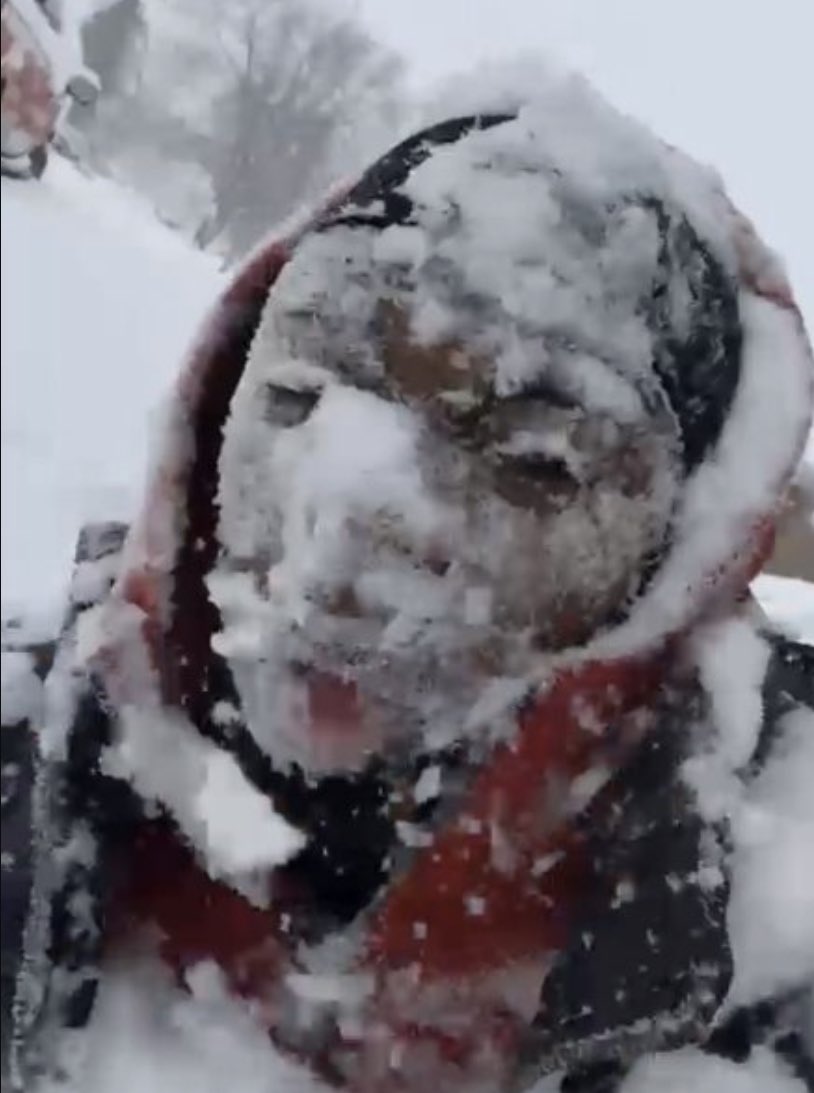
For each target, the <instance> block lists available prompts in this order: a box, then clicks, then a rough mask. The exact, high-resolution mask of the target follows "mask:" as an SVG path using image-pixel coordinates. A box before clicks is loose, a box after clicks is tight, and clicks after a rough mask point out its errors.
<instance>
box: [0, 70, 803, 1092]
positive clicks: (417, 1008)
mask: <svg viewBox="0 0 814 1093" xmlns="http://www.w3.org/2000/svg"><path fill="white" fill-rule="evenodd" d="M811 401H812V361H811V355H810V350H809V348H808V344H807V342H806V338H805V334H804V331H803V327H802V322H801V319H800V316H799V313H798V312H797V310H796V308H795V305H794V303H793V300H792V297H791V294H790V290H789V289H788V286H787V285H786V282H785V280H784V278H783V275H782V273H781V272H780V270H779V269H778V266H777V263H776V261H775V260H774V258H773V257H772V256H771V254H770V253H769V252H768V251H767V250H766V249H765V248H764V247H763V245H762V244H761V243H760V242H759V241H758V240H757V238H756V237H755V235H754V233H753V231H752V230H751V228H750V226H749V225H748V223H747V222H746V221H745V220H744V219H743V218H742V217H741V216H740V215H739V214H738V213H737V212H736V211H735V210H734V209H733V208H732V207H731V205H730V204H729V202H728V200H727V198H726V196H725V194H724V193H723V191H722V190H721V189H720V186H719V184H718V182H717V180H716V179H715V178H714V177H712V176H711V175H710V174H709V172H707V171H706V170H702V169H701V168H699V167H698V166H696V165H695V164H693V163H692V162H690V161H689V160H688V159H686V158H685V157H684V156H682V155H681V154H679V153H678V152H676V151H675V150H673V149H669V148H667V147H665V146H663V145H662V144H661V143H660V142H658V141H657V140H655V139H654V138H653V137H652V136H651V135H650V134H649V133H647V132H646V131H644V130H642V129H641V128H640V127H639V126H638V125H636V124H634V123H633V122H631V121H630V120H629V119H626V118H623V117H621V116H619V115H617V114H616V113H614V112H613V111H612V110H611V109H610V108H609V107H607V105H606V104H604V103H603V102H602V101H601V100H600V99H599V98H598V97H597V96H596V95H595V94H594V93H593V92H591V91H590V89H588V88H587V87H586V86H584V85H583V84H582V83H580V82H578V81H565V82H563V83H555V84H552V86H551V87H550V88H546V87H542V88H541V89H540V91H539V94H538V95H537V96H536V98H535V97H532V99H530V100H529V101H528V102H519V103H517V102H515V103H514V104H512V105H511V106H507V107H505V108H504V107H503V105H502V104H501V108H500V109H493V110H492V111H491V112H479V113H472V114H469V115H464V116H458V117H453V118H451V119H449V120H446V121H444V122H442V123H439V124H437V125H434V126H432V127H430V128H428V129H426V130H424V131H423V132H421V133H419V134H418V135H416V136H414V137H412V138H411V139H409V140H406V141H405V142H403V143H401V144H399V145H398V146H397V147H396V148H394V149H393V150H392V151H391V152H389V153H388V154H387V155H385V156H384V157H383V158H382V159H380V160H379V161H378V162H377V163H375V164H374V165H373V166H372V167H371V168H370V169H369V170H368V171H367V172H366V173H365V174H364V175H363V176H362V177H361V179H360V180H359V181H358V182H357V183H356V184H355V185H353V186H352V187H350V188H349V189H347V190H345V191H343V192H341V193H338V194H336V195H334V197H333V198H332V199H331V201H330V202H329V203H328V204H327V206H326V207H325V208H323V209H322V210H321V211H320V212H319V213H318V214H317V215H316V216H315V217H313V218H312V219H311V220H309V221H308V223H307V224H305V225H304V226H302V227H300V228H299V229H298V230H297V231H295V232H293V233H292V234H291V235H290V236H288V237H287V238H284V239H283V240H281V241H280V240H278V241H275V242H272V243H269V244H264V245H263V246H261V248H260V249H259V250H258V251H257V252H256V253H255V254H254V255H253V256H251V257H250V258H249V259H248V260H247V262H246V263H245V264H244V266H243V267H242V269H240V270H239V271H238V273H237V275H236V276H235V278H234V280H233V282H232V284H231V285H230V287H229V288H228V289H227V290H226V292H225V293H224V295H223V297H222V299H221V300H220V301H219V303H218V304H217V305H216V307H215V309H214V311H213V313H212V315H211V316H210V318H209V320H208V322H207V324H206V326H205V328H204V331H203V332H202V334H201V336H200V337H199V339H198V341H197V343H196V345H195V347H194V349H193V352H192V353H191V356H190V360H189V362H188V364H187V367H186V370H185V371H184V373H183V376H182V378H181V381H180V385H179V388H178V392H177V399H176V403H175V410H174V413H173V415H172V419H171V421H170V423H169V425H168V429H167V438H166V442H165V446H164V450H163V453H162V455H161V457H160V458H159V460H158V462H157V470H156V473H155V476H154V481H153V485H152V487H151V491H150V493H149V496H148V499H147V502H146V505H145V508H144V514H143V517H142V519H141V520H140V521H139V522H137V524H136V525H135V526H134V527H133V528H132V529H131V530H130V531H129V533H128V534H127V536H126V539H125V541H124V545H123V548H122V549H120V548H121V539H122V532H121V530H120V529H116V528H113V527H111V528H102V529H100V528H96V529H91V530H90V531H88V532H86V534H85V536H84V538H83V546H82V548H81V551H80V556H79V558H80V560H79V565H78V569H77V582H76V588H75V592H74V596H73V607H72V613H71V619H70V621H69V623H68V624H67V625H66V628H65V631H64V633H63V635H62V638H61V640H60V644H59V648H58V651H57V656H56V660H55V665H54V667H53V669H52V671H51V675H50V680H49V693H50V702H49V714H48V716H47V717H46V718H45V719H44V722H43V727H42V728H41V731H40V732H39V733H38V734H37V735H36V737H35V735H34V734H32V731H31V728H30V726H27V725H26V724H24V723H22V722H21V723H18V725H17V726H16V727H14V728H10V729H4V730H3V744H4V759H3V761H4V764H5V763H6V762H7V757H8V754H9V753H8V750H7V749H9V748H11V747H15V748H16V749H17V754H16V755H15V756H13V758H14V759H15V762H16V767H15V771H14V774H15V778H14V779H13V782H14V784H13V785H10V787H9V788H8V793H7V802H6V804H7V805H8V807H9V809H10V812H9V816H10V820H9V824H8V828H6V818H5V816H4V836H3V838H4V855H5V854H6V853H8V854H9V855H11V857H10V858H9V861H11V862H12V865H11V868H10V869H9V873H10V876H11V878H12V879H13V882H14V883H13V884H12V885H9V891H10V893H11V894H10V895H9V897H8V899H7V898H6V896H5V894H4V903H3V976H4V978H3V1021H4V1031H3V1047H4V1070H6V1071H7V1072H8V1073H9V1074H10V1075H11V1078H12V1081H14V1082H16V1083H17V1084H18V1085H20V1086H25V1083H26V1081H27V1080H29V1079H30V1076H31V1075H32V1074H37V1073H42V1072H43V1071H46V1072H47V1071H49V1070H52V1071H53V1070H54V1069H58V1068H59V1067H60V1066H62V1065H64V1058H63V1054H64V1053H63V1051H62V1049H63V1048H64V1044H65V1042H67V1040H69V1039H70V1038H71V1036H73V1037H76V1036H78V1037H80V1038H81V1035H82V1033H81V1031H79V1030H81V1029H82V1028H83V1027H84V1026H85V1025H86V1024H87V1022H88V1020H89V1019H90V1018H91V1017H92V1014H93V1006H94V999H95V997H96V989H97V983H98V979H99V976H100V969H102V968H103V967H104V962H105V961H106V960H108V959H110V958H111V955H119V956H121V954H122V953H125V954H130V955H131V959H136V957H135V956H133V955H132V954H133V953H137V954H138V958H139V959H148V955H145V954H146V953H147V951H149V953H152V954H153V958H157V959H161V960H162V961H164V962H165V963H167V964H168V965H169V966H170V967H171V968H172V969H173V970H174V972H175V974H176V975H177V977H178V980H179V983H182V984H183V983H186V982H189V980H190V976H191V974H192V972H193V969H194V968H195V967H196V966H197V965H199V964H201V962H208V963H209V964H214V965H215V966H216V967H217V968H218V969H219V974H220V975H221V976H222V979H223V982H224V984H225V985H226V988H227V989H228V990H229V991H230V992H231V993H232V994H233V995H234V996H235V999H236V1000H237V1001H236V1002H235V1004H236V1005H238V1004H240V1005H248V1006H249V1007H250V1009H251V1012H252V1014H253V1017H254V1019H256V1021H257V1022H259V1023H260V1024H261V1025H262V1027H264V1028H265V1029H267V1031H268V1034H269V1037H270V1041H271V1042H273V1044H274V1045H275V1049H276V1050H279V1051H282V1052H284V1053H285V1054H287V1055H289V1056H290V1057H291V1058H293V1059H297V1060H300V1061H301V1062H302V1065H303V1067H305V1068H307V1069H308V1070H310V1071H311V1072H312V1074H313V1076H314V1082H315V1084H318V1087H319V1088H330V1087H338V1088H345V1089H349V1090H354V1091H357V1093H373V1091H396V1090H401V1091H412V1090H418V1089H423V1088H425V1087H426V1085H427V1083H430V1082H432V1083H434V1084H435V1087H436V1088H438V1089H443V1090H449V1091H454V1090H458V1089H460V1090H466V1091H467V1093H471V1091H473V1090H483V1091H495V1093H496V1091H504V1090H520V1089H525V1088H531V1087H532V1086H533V1085H534V1083H535V1082H537V1081H538V1080H542V1081H543V1082H544V1083H548V1084H545V1085H544V1086H540V1088H546V1089H547V1090H548V1089H551V1090H554V1089H561V1090H563V1091H569V1093H576V1091H577V1090H579V1091H583V1093H588V1091H592V1093H600V1091H602V1093H609V1091H612V1090H616V1089H621V1088H622V1086H623V1084H624V1082H625V1080H626V1078H625V1075H626V1073H627V1071H628V1070H629V1068H630V1067H631V1066H633V1065H635V1064H636V1061H637V1060H638V1059H640V1057H642V1056H643V1055H645V1054H647V1053H650V1052H659V1051H667V1050H670V1049H674V1048H678V1047H680V1046H682V1045H687V1044H691V1045H696V1046H697V1047H699V1048H703V1050H706V1051H709V1052H716V1053H719V1054H721V1055H725V1056H728V1057H730V1058H733V1059H736V1060H744V1059H746V1058H747V1057H748V1055H749V1053H750V1051H751V1050H753V1048H754V1046H755V1045H756V1044H764V1045H768V1047H771V1048H773V1049H774V1050H775V1051H777V1053H778V1056H779V1059H780V1062H779V1063H778V1065H779V1066H780V1067H782V1068H785V1069H786V1070H787V1072H788V1074H789V1080H790V1081H792V1080H796V1081H797V1082H798V1083H801V1084H799V1085H798V1086H794V1088H798V1087H799V1088H804V1087H806V1086H805V1084H804V1083H806V1082H807V1083H808V1086H807V1087H808V1088H812V1085H811V1083H812V1081H813V1080H814V1078H813V1077H812V1062H811V1047H812V1044H811V1039H810V1033H809V1034H807V1033H806V1029H805V1020H806V1012H807V1009H806V1007H807V1006H808V1007H810V1006H811V977H812V976H814V952H811V951H807V948H806V940H808V941H810V940H811V931H810V929H808V927H806V926H805V925H803V922H804V919H805V915H804V914H802V913H801V905H800V901H799V900H798V902H797V903H796V904H794V906H793V907H792V908H788V907H787V906H786V903H784V901H783V899H781V898H778V899H775V900H774V901H772V900H771V899H768V901H767V902H765V903H761V893H762V888H763V885H762V884H761V882H760V880H759V879H758V880H757V881H756V879H755V876H756V873H755V870H758V871H759V870H760V869H761V868H762V867H763V866H762V864H761V863H765V862H767V861H769V862H771V861H772V860H774V859H776V858H777V856H778V855H779V856H780V858H781V860H783V861H784V863H785V866H786V867H788V868H790V869H791V868H793V867H794V861H795V860H796V859H794V857H793V847H790V846H786V845H785V844H784V843H783V839H782V837H781V836H778V837H777V839H776V840H775V842H774V843H770V845H769V846H768V848H766V847H764V848H763V850H761V846H760V845H759V840H758V839H756V836H755V833H754V830H753V829H754V823H753V824H752V826H751V828H750V825H749V823H748V822H747V821H748V819H749V816H750V815H752V813H753V812H754V808H753V809H752V812H750V807H751V806H750V801H751V800H752V796H753V795H754V794H757V793H758V792H759V793H760V794H762V795H763V796H762V797H761V800H763V802H764V807H765V808H768V810H769V813H771V809H772V808H777V809H779V810H780V812H781V813H782V810H783V807H784V800H783V797H784V795H786V796H788V795H789V794H792V793H793V791H794V787H793V785H792V782H790V781H788V780H787V781H786V782H785V783H784V782H783V778H782V777H781V776H780V773H779V772H780V769H781V767H782V768H783V769H784V770H786V769H787V768H788V769H789V770H792V771H797V772H798V774H799V772H800V771H803V770H804V769H805V764H806V763H809V764H812V763H814V715H812V710H813V709H814V695H813V694H812V689H814V671H812V667H813V666H814V660H813V659H812V656H813V655H812V651H811V649H809V648H807V647H805V646H803V645H800V644H795V643H793V642H790V641H788V640H786V639H784V638H782V637H781V636H779V635H778V634H776V633H772V632H771V631H770V630H769V628H768V627H767V625H766V624H765V621H764V620H762V619H761V618H760V616H759V614H758V612H757V611H756V609H755V607H754V605H753V604H752V603H751V601H750V599H749V595H748V591H747V589H748V584H749V582H750V580H751V579H752V577H753V576H754V574H755V573H756V572H757V571H758V570H759V568H760V566H761V564H762V561H763V560H764V559H765V557H766V555H767V553H768V551H769V550H770V548H771V533H772V523H773V518H774V515H775V513H776V512H777V510H778V507H779V505H780V503H781V501H782V498H783V495H784V491H785V489H786V486H787V483H788V481H789V479H790V476H791V474H792V472H793V469H794V466H795V463H796V461H797V459H798V458H799V455H800V453H801V450H802V446H803V443H804V440H805V436H806V433H807V429H808V426H809V420H810V408H811ZM100 582H101V583H102V584H104V583H105V582H106V583H107V584H108V585H110V588H109V591H107V592H106V593H105V594H104V595H102V594H100V593H99V590H98V588H94V587H93V586H95V585H99V584H100ZM35 727H39V726H35ZM783 764H785V766H783ZM767 778H768V783H769V789H770V788H771V786H774V787H775V788H776V789H777V791H778V793H779V795H780V800H779V801H778V800H777V799H775V798H773V799H772V800H773V803H772V804H771V805H768V804H767V803H766V801H767V800H768V798H767V796H766V794H768V793H769V789H767V788H766V784H765V783H766V779H767ZM792 781H793V779H792ZM784 787H785V788H784ZM798 788H799V786H798ZM797 796H798V797H800V799H802V797H801V794H800V793H798V794H797ZM5 807H6V805H5V804H4V808H5ZM769 813H767V814H769ZM752 818H753V819H754V816H752ZM781 827H782V825H781ZM7 830H8V833H9V836H8V837H9V841H10V844H11V845H7V841H6V831H7ZM777 830H781V828H777ZM749 831H751V833H752V837H751V838H750V836H749ZM783 855H785V857H783ZM767 883H768V882H767ZM805 898H806V895H805V893H803V895H802V896H801V897H800V899H801V900H805ZM786 911H787V912H788V921H785V920H783V917H782V916H783V914H784V913H785V912H786ZM761 924H763V926H764V927H765V929H763V930H762V931H761ZM756 932H757V933H758V934H760V937H759V938H758V941H759V944H757V943H754V938H755V933H756ZM770 935H771V936H770ZM772 939H773V940H772ZM772 945H774V948H772ZM59 1029H62V1030H64V1031H63V1034H62V1035H57V1034H56V1031H55V1030H59ZM70 1030H73V1031H70ZM807 1035H808V1036H809V1038H808V1040H807V1039H806V1036H807ZM790 1088H791V1086H790Z"/></svg>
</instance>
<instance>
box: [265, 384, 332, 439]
mask: <svg viewBox="0 0 814 1093" xmlns="http://www.w3.org/2000/svg"><path fill="white" fill-rule="evenodd" d="M321 394H322V391H321V390H319V389H315V388H305V389H304V390H303V389H298V388H293V387H281V386H279V385H278V384H275V383H269V384H267V385H266V403H265V410H264V415H263V416H264V418H265V420H266V421H267V422H268V424H269V425H275V426H277V428H280V429H290V428H292V427H293V426H294V425H302V424H303V422H304V421H307V419H308V418H309V417H310V416H311V414H312V412H313V410H314V407H315V406H316V404H317V403H318V402H319V399H320V396H321Z"/></svg>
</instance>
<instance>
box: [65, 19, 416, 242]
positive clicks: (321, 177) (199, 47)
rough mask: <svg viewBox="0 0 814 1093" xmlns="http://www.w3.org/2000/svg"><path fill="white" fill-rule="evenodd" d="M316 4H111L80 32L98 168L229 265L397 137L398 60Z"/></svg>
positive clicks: (361, 31)
mask: <svg viewBox="0 0 814 1093" xmlns="http://www.w3.org/2000/svg"><path fill="white" fill-rule="evenodd" d="M316 2H317V0H117V2H116V3H114V5H113V6H112V7H111V8H109V9H106V10H105V11H104V12H102V13H101V14H99V15H98V16H96V17H95V18H94V19H93V20H92V23H91V27H92V29H91V28H89V29H88V34H89V35H90V38H89V39H88V41H89V44H92V46H93V52H94V54H98V56H99V60H100V62H101V65H102V66H103V67H106V68H108V69H109V72H110V77H109V79H108V80H106V81H104V82H105V84H106V87H105V89H104V91H103V96H102V100H101V101H100V104H99V109H98V111H97V115H96V117H95V118H94V119H93V120H92V122H91V124H90V126H89V128H88V129H87V130H86V132H87V136H88V139H89V143H90V147H91V152H92V155H93V158H94V161H95V164H96V166H97V167H99V168H101V169H103V170H106V171H107V172H108V173H110V174H112V175H114V176H115V177H117V178H119V179H120V180H122V181H124V182H126V183H128V184H129V185H132V186H134V187H135V188H136V189H138V190H140V191H142V192H143V193H146V194H147V196H148V197H150V199H151V200H152V201H153V203H154V204H155V205H156V206H157V208H158V209H159V212H160V213H161V215H162V216H163V217H164V218H165V219H168V220H171V221H172V222H174V223H176V224H178V225H179V226H180V227H182V229H183V230H185V231H187V232H188V233H189V234H190V235H191V236H192V237H193V238H194V239H195V240H196V241H197V242H198V243H199V244H200V245H202V246H214V247H215V248H216V249H218V250H220V251H222V252H225V253H226V254H227V255H229V256H235V255H237V254H240V253H241V252H243V251H244V250H246V248H248V247H250V246H251V245H252V244H253V243H254V242H255V241H256V240H257V238H258V237H259V236H260V235H262V234H263V233H264V232H266V231H267V230H268V229H269V228H271V227H273V225H274V224H276V223H278V222H279V221H280V220H282V219H284V218H285V217H286V216H288V215H289V214H290V213H291V212H293V211H294V210H295V209H296V208H297V206H298V205H300V204H301V203H302V202H303V201H305V200H308V199H310V198H312V197H313V196H314V194H315V193H316V192H317V191H318V190H320V189H321V188H323V187H324V186H325V184H326V182H327V181H328V180H329V178H330V177H331V176H332V175H335V173H336V172H341V173H345V172H347V171H350V170H353V169H354V168H356V167H358V166H360V163H361V160H362V159H363V158H365V157H367V156H369V155H370V154H372V153H373V151H374V150H375V149H376V148H377V145H378V144H380V143H384V142H386V141H387V140H389V139H391V137H392V135H393V133H394V132H395V131H396V130H397V128H398V127H399V118H400V114H401V107H402V104H403V102H404V99H405V97H404V94H403V91H402V85H403V80H402V76H403V71H402V63H401V61H400V59H399V58H398V57H396V56H394V55H393V54H391V53H390V52H389V51H387V50H385V49H384V48H383V47H382V46H380V45H378V44H377V43H376V42H375V41H374V40H372V39H371V38H370V37H369V36H368V35H367V33H366V32H365V31H364V29H363V28H362V27H361V26H359V25H358V24H357V23H355V22H354V21H353V20H351V19H349V18H342V17H338V16H336V15H335V14H333V13H332V12H331V11H330V10H327V11H326V10H325V9H324V8H318V7H317V6H316ZM122 39H123V40H122Z"/></svg>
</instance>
